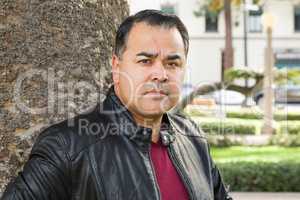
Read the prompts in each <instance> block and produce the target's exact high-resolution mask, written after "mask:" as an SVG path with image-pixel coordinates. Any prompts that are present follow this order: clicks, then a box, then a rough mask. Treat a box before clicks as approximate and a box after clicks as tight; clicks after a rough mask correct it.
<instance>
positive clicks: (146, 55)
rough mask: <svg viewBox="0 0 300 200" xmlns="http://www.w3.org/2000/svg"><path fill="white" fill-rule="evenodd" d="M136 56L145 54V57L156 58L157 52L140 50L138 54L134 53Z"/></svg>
mask: <svg viewBox="0 0 300 200" xmlns="http://www.w3.org/2000/svg"><path fill="white" fill-rule="evenodd" d="M136 56H145V57H149V58H156V57H157V56H158V53H148V52H144V51H143V52H140V53H138V54H136Z"/></svg>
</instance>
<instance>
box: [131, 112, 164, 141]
mask: <svg viewBox="0 0 300 200" xmlns="http://www.w3.org/2000/svg"><path fill="white" fill-rule="evenodd" d="M133 118H134V119H135V121H136V123H137V124H138V125H139V126H143V127H147V128H151V129H152V135H151V140H152V142H154V143H157V142H158V140H159V131H160V127H161V121H162V116H159V117H155V118H145V117H143V116H137V115H135V114H133Z"/></svg>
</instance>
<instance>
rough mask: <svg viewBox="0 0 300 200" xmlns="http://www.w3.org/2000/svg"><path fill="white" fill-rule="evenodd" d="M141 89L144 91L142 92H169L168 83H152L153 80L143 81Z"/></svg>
mask: <svg viewBox="0 0 300 200" xmlns="http://www.w3.org/2000/svg"><path fill="white" fill-rule="evenodd" d="M143 91H145V92H144V93H148V92H151V91H158V92H161V93H164V94H169V93H170V89H169V85H167V84H165V83H153V82H149V83H145V84H144V85H143Z"/></svg>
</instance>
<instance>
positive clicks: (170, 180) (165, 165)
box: [151, 140, 189, 200]
mask: <svg viewBox="0 0 300 200" xmlns="http://www.w3.org/2000/svg"><path fill="white" fill-rule="evenodd" d="M151 159H152V162H153V165H154V170H155V174H156V178H157V182H158V186H159V189H160V194H161V197H162V200H174V199H180V200H188V199H189V196H188V193H187V190H186V188H185V186H184V184H183V182H182V180H181V177H180V176H179V174H178V173H177V171H176V168H175V166H174V165H173V163H172V161H171V160H170V158H169V154H168V150H167V147H166V146H164V145H163V144H162V143H161V141H160V140H159V142H158V143H153V142H152V143H151Z"/></svg>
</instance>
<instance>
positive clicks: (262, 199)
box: [230, 192, 300, 200]
mask: <svg viewBox="0 0 300 200" xmlns="http://www.w3.org/2000/svg"><path fill="white" fill-rule="evenodd" d="M230 195H231V196H232V198H233V199H234V200H300V193H299V192H295V193H294V192H275V193H274V192H231V193H230Z"/></svg>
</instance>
